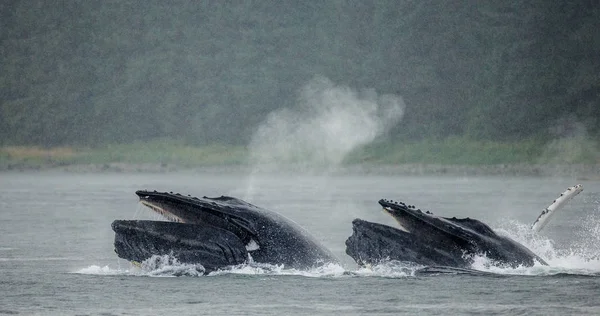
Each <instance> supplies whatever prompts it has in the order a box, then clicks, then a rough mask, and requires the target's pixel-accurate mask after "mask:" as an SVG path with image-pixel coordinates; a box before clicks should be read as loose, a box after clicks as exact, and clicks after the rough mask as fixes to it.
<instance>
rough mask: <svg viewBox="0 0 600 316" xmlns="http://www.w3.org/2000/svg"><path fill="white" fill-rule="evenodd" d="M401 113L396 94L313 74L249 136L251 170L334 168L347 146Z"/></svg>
mask: <svg viewBox="0 0 600 316" xmlns="http://www.w3.org/2000/svg"><path fill="white" fill-rule="evenodd" d="M403 113H404V102H403V101H402V98H401V97H399V96H396V95H390V94H384V95H378V94H377V93H376V92H375V91H374V90H370V89H369V90H364V91H356V90H353V89H351V88H349V87H346V86H340V85H336V84H334V83H333V82H331V81H330V80H329V79H327V78H323V77H319V78H315V79H313V80H311V81H310V82H309V83H307V84H306V85H305V86H304V87H303V88H302V89H301V90H300V96H299V98H298V101H297V103H296V105H295V106H294V107H293V108H284V109H281V110H278V111H275V112H273V113H271V114H269V115H268V117H267V119H266V120H265V121H264V122H263V123H262V124H261V125H260V126H259V128H258V129H257V131H256V133H255V134H254V135H253V137H252V140H251V142H250V159H251V163H252V164H253V165H254V166H255V169H256V170H274V169H275V170H277V169H279V168H281V167H284V166H285V167H288V166H290V165H295V166H297V167H300V168H301V169H313V168H319V169H323V168H325V169H327V168H334V167H336V166H338V165H339V164H340V163H341V162H342V160H343V159H344V157H346V155H347V154H348V153H350V152H351V151H352V150H354V149H355V148H357V147H359V146H362V145H365V144H368V143H370V142H371V141H373V140H374V139H375V138H377V137H378V136H380V135H382V134H383V133H385V132H386V131H387V130H388V129H389V128H390V127H391V126H393V125H394V124H395V123H397V122H398V121H399V120H400V119H401V118H402V115H403Z"/></svg>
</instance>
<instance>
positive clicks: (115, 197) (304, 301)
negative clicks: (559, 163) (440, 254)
mask: <svg viewBox="0 0 600 316" xmlns="http://www.w3.org/2000/svg"><path fill="white" fill-rule="evenodd" d="M579 182H581V183H582V184H583V185H584V187H585V190H584V192H583V193H581V194H580V195H578V196H577V197H575V198H574V200H572V201H571V202H569V204H568V205H567V206H566V207H565V208H564V209H563V210H561V211H560V212H559V213H557V214H556V216H555V217H554V218H553V219H552V221H551V222H550V224H549V225H548V226H547V227H546V228H545V229H544V230H543V231H542V232H540V233H537V234H536V233H532V232H531V231H530V230H529V225H530V224H531V223H532V222H533V221H534V220H535V219H536V217H537V216H538V215H539V213H540V212H541V210H542V209H543V208H545V207H546V206H548V205H549V204H550V203H551V202H552V201H553V200H554V199H555V198H556V197H558V195H559V194H560V193H561V192H563V191H564V190H565V189H566V188H567V187H569V186H572V185H574V184H576V183H578V181H577V180H576V179H571V178H525V177H523V178H519V177H510V178H507V177H450V176H448V177H407V176H397V175H390V176H372V175H336V176H328V175H310V174H304V175H302V176H298V175H295V174H278V175H260V176H259V175H255V176H250V175H247V174H244V175H239V174H237V175H236V174H221V173H217V172H207V173H206V174H200V173H194V174H186V173H166V174H158V173H157V174H118V173H112V174H83V173H79V174H77V173H59V172H34V173H26V172H25V173H0V315H3V314H7V315H16V314H18V315H249V314H250V315H255V314H260V315H294V314H298V315H382V314H394V315H469V314H483V315H520V314H522V315H586V314H587V315H598V314H600V298H599V297H598V294H600V257H599V256H600V204H599V203H600V182H599V181H579ZM138 189H150V190H160V191H174V192H179V193H182V194H191V195H195V196H204V195H206V196H220V195H232V196H236V197H240V198H244V199H246V200H248V201H249V202H252V203H254V204H256V205H259V206H262V207H265V208H268V209H271V210H274V211H278V212H280V213H282V214H284V215H285V216H286V217H288V218H290V219H292V220H294V221H295V222H297V223H299V224H300V225H302V226H303V227H305V228H306V229H307V230H308V231H310V232H312V233H313V234H314V235H315V237H316V238H317V239H318V240H320V241H321V242H322V243H323V244H324V245H325V246H326V247H328V248H329V249H331V250H332V251H333V252H334V253H335V254H336V255H337V256H338V257H339V259H340V262H341V264H331V265H328V266H325V267H323V268H319V269H315V270H310V271H298V270H290V269H286V268H285V267H281V266H242V267H236V268H234V269H231V270H228V271H223V272H217V273H213V274H211V275H208V276H201V275H199V274H198V273H197V272H196V269H195V267H194V266H189V265H180V264H173V265H162V266H158V267H157V268H156V269H148V268H138V267H135V266H133V265H131V264H130V263H129V262H127V261H124V260H121V259H118V258H117V256H116V254H115V253H114V251H113V238H114V234H113V232H112V230H111V228H110V224H111V222H112V221H113V220H115V219H157V218H158V215H155V214H153V213H152V212H151V211H150V210H148V209H146V208H144V207H142V206H141V205H140V204H139V203H138V202H137V198H136V196H135V194H134V192H135V190H138ZM381 198H389V199H394V200H399V201H404V202H406V203H410V204H414V205H416V206H417V207H418V208H421V209H423V210H429V211H431V212H433V213H435V214H436V215H442V216H456V217H472V218H477V219H479V220H482V221H484V222H486V223H488V224H489V225H490V226H491V227H492V228H494V229H495V230H496V231H497V232H499V233H502V234H506V235H508V236H510V237H511V238H513V239H516V240H518V241H519V242H521V243H523V244H524V245H526V246H527V247H529V248H530V249H531V250H533V251H534V252H535V253H537V254H538V255H540V256H541V257H542V258H544V259H545V260H546V261H547V262H548V263H549V264H550V266H534V267H529V268H516V269H506V268H499V267H494V266H493V265H490V262H489V261H488V260H487V259H486V258H485V257H478V258H477V260H476V262H475V263H474V265H473V268H474V269H477V270H482V271H486V272H492V273H491V274H482V275H469V274H466V275H465V274H432V275H415V270H416V268H415V267H413V266H410V265H405V266H403V265H382V266H375V267H371V268H369V269H367V268H358V267H357V266H356V265H355V264H354V262H353V260H352V259H351V258H349V257H348V256H347V255H346V254H345V245H344V241H345V240H346V238H347V237H348V236H350V234H351V233H352V225H351V221H352V219H354V218H357V217H359V218H362V219H366V220H369V221H377V222H381V223H385V224H389V225H395V223H394V221H393V220H392V219H391V217H389V216H388V215H385V214H384V213H383V212H382V211H381V208H380V207H379V205H378V204H377V201H378V200H379V199H381Z"/></svg>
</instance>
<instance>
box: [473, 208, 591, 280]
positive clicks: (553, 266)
mask: <svg viewBox="0 0 600 316" xmlns="http://www.w3.org/2000/svg"><path fill="white" fill-rule="evenodd" d="M581 226H582V227H581V230H580V233H579V234H578V236H577V237H578V238H576V239H575V240H574V241H573V243H572V244H571V245H570V248H569V249H558V248H557V247H556V245H555V243H554V242H553V241H552V240H551V239H549V238H547V237H545V236H543V235H539V234H537V233H536V232H534V231H533V230H531V229H530V227H529V226H528V225H525V224H522V223H518V222H515V221H510V222H507V223H504V224H503V225H502V228H499V229H495V231H496V232H497V233H498V234H501V235H505V236H508V237H510V238H512V239H513V240H515V241H517V242H519V243H521V244H523V245H524V246H525V247H527V248H529V249H530V250H531V251H532V252H533V253H535V254H537V255H538V256H540V257H541V258H542V259H544V260H545V261H546V263H548V265H547V266H546V265H542V264H540V263H536V264H535V265H534V266H532V267H523V266H521V267H516V268H507V267H502V266H498V265H496V264H495V263H494V262H493V261H492V260H489V259H488V258H487V257H485V256H475V257H474V263H473V265H472V268H473V269H476V270H481V271H486V272H493V273H499V274H516V275H542V276H543V275H556V274H577V275H599V274H600V215H597V214H596V213H595V214H592V215H590V216H588V217H587V218H584V219H582V223H581Z"/></svg>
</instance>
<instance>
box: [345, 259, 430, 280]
mask: <svg viewBox="0 0 600 316" xmlns="http://www.w3.org/2000/svg"><path fill="white" fill-rule="evenodd" d="M423 267H424V266H422V265H417V264H414V263H411V262H401V261H393V260H392V261H388V262H385V263H381V264H377V265H373V266H368V267H361V268H359V269H358V270H357V271H356V272H355V275H357V276H366V277H384V278H407V277H414V276H415V273H416V272H417V270H419V269H421V268H423Z"/></svg>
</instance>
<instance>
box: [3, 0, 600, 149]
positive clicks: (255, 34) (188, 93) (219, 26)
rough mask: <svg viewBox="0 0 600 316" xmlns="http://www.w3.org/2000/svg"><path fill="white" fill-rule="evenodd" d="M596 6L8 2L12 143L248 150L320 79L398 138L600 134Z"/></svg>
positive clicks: (6, 100)
mask: <svg viewBox="0 0 600 316" xmlns="http://www.w3.org/2000/svg"><path fill="white" fill-rule="evenodd" d="M598 30H600V3H598V1H575V2H565V1H554V0H553V1H548V0H530V1H524V0H517V1H483V2H482V1H475V0H469V1H462V2H460V1H459V2H452V1H451V2H448V1H436V0H423V1H409V0H407V1H395V0H382V1H373V2H369V1H340V0H334V1H286V0H284V1H192V0H180V1H173V2H167V1H158V0H149V1H132V0H120V1H116V0H109V1H65V2H62V3H61V4H56V3H51V2H48V1H43V0H31V1H16V0H5V1H2V2H1V3H0V51H1V54H0V144H2V145H42V146H57V145H84V146H97V145H102V144H109V143H129V142H133V141H144V140H150V139H155V138H168V139H174V140H179V141H184V142H186V143H189V144H193V145H203V144H215V143H216V144H246V143H247V142H248V141H249V137H250V135H252V133H253V131H254V130H255V128H256V127H257V126H258V124H259V123H260V122H261V121H263V120H264V119H265V117H266V115H267V114H268V113H270V112H272V111H274V110H276V109H279V108H282V107H292V106H294V103H295V101H296V98H297V94H298V90H299V89H300V88H301V87H302V86H303V84H305V83H306V82H308V81H309V80H310V79H311V78H313V77H315V76H324V77H327V78H329V79H330V80H331V81H333V82H335V83H338V84H343V85H348V86H350V87H355V88H357V89H361V88H373V89H375V90H377V91H378V92H381V93H391V94H396V95H400V96H402V97H403V99H404V101H405V103H406V110H405V117H404V119H403V120H402V121H400V122H399V123H398V124H397V125H396V126H395V127H394V128H393V129H392V130H391V133H390V135H389V136H390V137H391V138H392V139H394V140H402V139H423V138H444V137H448V136H463V137H468V138H472V139H478V140H498V141H514V140H520V139H523V138H532V137H534V138H539V139H542V140H548V139H551V138H555V137H565V136H571V135H572V134H573V133H579V132H581V130H584V131H585V132H586V133H587V134H588V135H589V136H592V137H595V138H598V137H600V58H599V56H600V32H598Z"/></svg>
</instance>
